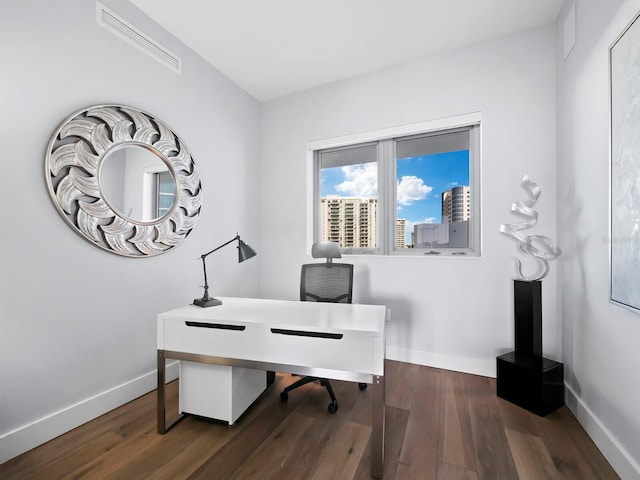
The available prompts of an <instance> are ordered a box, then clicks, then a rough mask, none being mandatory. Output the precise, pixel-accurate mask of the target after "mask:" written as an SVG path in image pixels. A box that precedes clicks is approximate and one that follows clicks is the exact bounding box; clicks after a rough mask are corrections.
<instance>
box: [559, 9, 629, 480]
mask: <svg viewBox="0 0 640 480" xmlns="http://www.w3.org/2000/svg"><path fill="white" fill-rule="evenodd" d="M572 5H575V11H576V18H577V24H576V25H577V28H576V43H575V47H574V48H573V50H572V51H571V53H570V55H569V56H568V58H567V59H566V60H564V59H563V54H562V52H563V49H562V44H561V42H559V45H558V67H557V70H558V98H559V101H558V235H559V239H560V243H561V244H562V245H563V246H564V247H565V255H564V256H563V257H561V259H560V261H559V273H558V276H559V283H560V296H559V298H560V300H559V308H560V312H561V316H562V320H563V322H562V339H563V341H562V351H563V361H564V363H565V382H566V384H567V386H568V387H569V398H568V404H569V406H570V407H571V409H572V410H573V411H574V413H575V414H576V416H577V417H578V419H579V420H580V422H581V423H582V424H583V425H584V426H585V428H586V430H587V431H588V432H589V434H590V435H591V436H592V438H593V439H594V440H595V441H596V443H597V444H598V446H599V447H600V449H601V450H602V451H603V452H604V453H605V455H606V456H607V458H608V459H609V461H610V462H611V463H612V465H613V466H614V468H616V470H617V471H618V473H619V474H620V475H621V477H622V478H625V479H626V478H636V479H637V478H640V466H639V465H640V409H639V407H638V406H639V405H640V382H638V370H640V349H639V348H638V340H639V339H640V316H639V315H638V314H636V313H632V312H630V311H627V310H625V309H623V308H620V307H618V306H615V305H613V304H611V303H609V287H608V280H609V272H608V269H609V263H608V247H609V240H610V238H609V231H608V221H609V212H608V204H609V184H608V181H607V179H608V178H609V150H608V149H609V146H608V145H609V143H608V142H609V133H608V129H609V124H608V122H609V97H608V95H609V77H608V74H609V63H608V62H609V47H610V46H611V45H612V43H613V42H614V41H615V39H616V38H617V36H618V35H619V34H620V33H621V32H622V31H623V30H624V28H625V27H626V26H627V24H628V23H629V22H630V21H631V20H632V19H633V18H634V17H635V15H636V14H637V12H638V11H639V10H640V1H638V0H633V1H622V0H609V1H607V2H593V1H587V0H578V1H577V2H573V1H569V2H568V4H567V5H565V9H564V12H563V14H562V15H561V21H560V22H559V24H558V25H559V35H558V38H559V39H561V38H562V37H563V34H562V32H563V30H562V26H563V24H564V18H565V17H566V15H567V12H568V10H569V8H570V7H571V6H572Z"/></svg>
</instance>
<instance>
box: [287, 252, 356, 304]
mask: <svg viewBox="0 0 640 480" xmlns="http://www.w3.org/2000/svg"><path fill="white" fill-rule="evenodd" d="M311 256H312V257H313V258H326V259H327V262H326V263H307V264H305V265H302V272H301V275H300V300H302V301H310V302H333V303H351V297H352V292H353V265H351V264H349V263H333V259H334V258H341V256H342V255H341V254H340V245H339V244H338V243H336V242H319V243H314V244H313V246H312V247H311Z"/></svg>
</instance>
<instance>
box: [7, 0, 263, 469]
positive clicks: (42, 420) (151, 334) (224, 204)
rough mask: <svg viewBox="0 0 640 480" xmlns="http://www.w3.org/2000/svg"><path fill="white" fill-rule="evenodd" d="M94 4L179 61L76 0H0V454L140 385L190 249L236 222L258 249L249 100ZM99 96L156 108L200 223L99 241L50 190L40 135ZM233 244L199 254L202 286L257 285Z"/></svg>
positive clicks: (214, 239) (234, 291)
mask: <svg viewBox="0 0 640 480" xmlns="http://www.w3.org/2000/svg"><path fill="white" fill-rule="evenodd" d="M103 3H105V4H106V5H107V6H108V7H110V8H111V9H113V10H114V11H115V12H116V13H117V14H118V15H120V16H123V17H125V18H126V19H127V20H128V21H129V22H130V23H132V24H134V25H135V26H136V27H138V28H140V29H141V30H142V31H144V32H145V33H146V34H147V35H149V36H150V37H151V38H153V39H155V40H157V41H159V42H160V43H161V44H163V45H164V46H165V47H167V48H168V49H169V50H171V51H173V52H174V53H176V54H177V55H179V56H180V57H182V59H183V73H182V75H177V74H176V73H174V72H172V71H171V70H169V69H168V68H167V67H165V66H163V65H162V64H160V63H158V62H157V61H156V60H154V59H152V58H150V57H149V56H147V55H145V54H144V53H142V52H140V51H139V50H137V49H136V48H135V47H133V46H131V45H129V44H128V43H126V42H125V41H123V40H121V39H120V38H118V37H116V36H115V35H113V34H112V33H110V32H109V31H107V30H106V29H104V28H103V27H101V26H99V25H98V24H97V23H96V13H95V3H94V2H93V1H91V0H89V1H87V0H56V1H46V2H43V1H39V0H22V1H20V2H5V4H3V7H2V15H0V57H1V58H3V62H4V64H3V68H2V76H1V80H0V85H1V89H0V105H1V109H0V110H1V112H2V113H1V115H0V125H1V130H0V136H1V138H2V142H1V144H2V157H1V158H0V162H1V165H2V179H3V181H2V188H1V189H0V213H1V215H0V218H1V219H2V223H3V227H2V234H1V237H2V240H1V248H0V327H1V328H0V330H1V333H0V365H1V367H0V463H2V462H3V461H5V460H7V459H8V458H11V457H12V456H15V455H17V454H18V453H21V452H22V451H24V450H27V449H29V448H31V447H33V446H35V445H37V444H39V443H42V442H44V441H46V440H48V439H50V438H52V437H53V436H56V435H58V434H60V433H62V432H64V431H66V430H68V429H70V428H73V427H75V426H76V425H78V424H79V423H82V422H84V421H86V420H89V419H91V418H93V417H95V416H97V415H99V414H101V413H104V412H105V411H108V410H110V409H112V408H114V407H116V406H118V405H120V404H122V403H125V402H126V401H128V400H130V399H132V398H135V397H136V396H138V395H140V394H142V393H145V392H146V391H149V390H151V389H153V388H155V384H156V379H155V366H156V363H155V362H156V345H155V343H156V334H155V317H156V315H157V314H158V313H160V312H162V311H166V310H169V309H172V308H176V307H179V306H183V305H186V304H188V303H190V302H191V301H193V299H194V298H195V297H197V296H201V295H202V289H201V288H200V285H202V283H203V279H202V267H201V262H200V261H199V259H198V257H199V255H200V254H201V253H203V252H206V251H208V250H210V249H211V248H213V247H214V246H217V245H219V244H221V243H223V242H224V241H227V240H229V239H231V238H233V236H235V234H236V232H239V233H240V234H241V235H242V236H243V239H245V240H246V241H247V242H248V243H249V244H251V245H252V246H253V247H254V248H256V250H257V251H258V252H260V245H259V242H258V225H257V221H258V219H257V213H256V211H255V205H256V203H257V201H258V197H257V193H256V192H257V182H258V177H257V175H256V168H255V162H256V158H257V156H258V148H257V147H258V143H257V138H258V126H259V124H258V114H259V104H258V103H257V102H256V101H255V100H254V99H253V98H252V97H250V96H249V95H247V94H246V93H245V92H243V91H242V90H241V89H240V88H239V87H238V86H236V85H235V84H233V83H232V82H230V81H229V80H228V79H227V78H226V77H224V76H223V75H221V74H220V73H219V72H218V71H217V70H215V69H214V68H212V67H211V66H209V65H207V64H205V63H204V61H203V60H202V59H201V58H200V57H198V56H196V55H195V54H194V53H193V52H191V51H190V50H189V49H188V48H186V47H185V46H184V45H182V44H181V43H179V42H177V41H176V40H175V39H174V38H173V37H171V36H170V35H168V34H167V33H166V32H165V31H164V30H163V29H161V28H160V27H159V26H157V25H156V24H155V23H154V22H152V21H151V20H150V19H149V18H148V17H146V16H145V15H143V14H142V13H141V12H140V11H138V10H137V9H136V8H135V7H133V6H132V5H131V4H130V3H129V2H127V1H125V0H109V1H104V2H103ZM102 103H110V104H128V105H132V106H134V107H137V108H139V109H141V110H144V111H146V112H149V113H151V114H153V115H155V116H157V117H158V118H159V119H161V120H163V121H164V122H165V123H167V124H168V125H169V126H170V127H171V128H173V129H174V130H175V131H176V132H177V133H178V135H179V136H180V137H181V138H182V139H183V140H184V141H185V142H186V144H187V146H188V147H189V149H190V150H191V153H192V155H193V157H194V159H195V161H196V164H197V166H198V168H199V171H200V175H201V179H202V185H203V195H204V198H203V207H202V214H201V217H200V220H199V223H198V225H197V226H196V228H195V230H194V231H193V233H192V234H191V235H190V236H189V237H188V238H187V240H186V242H184V243H183V244H182V245H180V246H179V247H177V248H175V249H173V250H171V251H170V252H168V253H166V254H164V255H160V256H158V257H153V258H143V259H136V258H124V257H119V256H117V255H114V254H110V253H108V252H105V251H103V250H101V249H99V248H97V247H95V246H93V245H91V244H89V243H88V242H87V241H85V240H83V239H82V238H81V237H80V236H79V235H77V234H76V233H74V232H73V231H72V230H71V229H70V228H69V227H68V226H67V225H66V223H65V222H64V221H63V220H62V218H61V217H60V216H59V215H58V214H57V212H56V210H55V208H54V206H53V203H52V201H51V200H50V198H49V194H48V191H47V187H46V183H45V179H44V158H45V151H46V147H47V143H48V142H49V139H50V136H51V135H52V133H53V132H54V130H55V129H56V128H57V127H58V125H59V123H60V122H61V121H62V120H63V119H64V118H65V117H67V115H70V114H71V113H73V112H75V111H77V110H79V109H81V108H83V107H87V106H90V105H94V104H102ZM234 254H235V252H234V249H233V248H232V247H229V250H228V251H224V250H222V251H220V252H219V253H217V254H216V255H215V256H211V257H209V258H208V260H207V262H208V267H209V274H210V279H211V280H212V284H213V286H212V287H213V288H212V290H213V293H214V294H217V295H221V294H222V295H224V294H226V295H239V296H243V295H246V296H255V295H257V294H258V279H257V272H258V265H259V263H258V262H252V261H250V262H246V263H243V264H241V265H238V264H237V263H236V259H235V256H234ZM257 258H259V257H257Z"/></svg>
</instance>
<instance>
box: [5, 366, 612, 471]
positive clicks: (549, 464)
mask: <svg viewBox="0 0 640 480" xmlns="http://www.w3.org/2000/svg"><path fill="white" fill-rule="evenodd" d="M294 380H295V377H292V376H290V375H284V374H278V375H277V377H276V382H275V384H274V385H272V386H271V388H270V389H269V390H268V391H267V392H266V394H265V395H264V396H263V397H262V398H261V399H260V400H259V401H258V402H257V403H256V404H254V406H252V407H251V408H250V409H249V411H248V412H247V413H246V414H245V415H244V416H243V417H242V418H241V419H240V420H239V421H238V422H237V423H236V424H235V425H234V426H233V427H228V426H227V425H224V424H220V423H216V422H212V421H208V420H205V419H202V418H196V417H193V416H187V417H186V418H185V419H183V420H182V421H181V422H179V423H178V424H176V425H175V426H174V427H173V428H172V429H171V430H170V431H169V432H168V433H167V434H165V435H159V434H158V433H156V395H155V392H152V393H150V394H148V395H145V396H143V397H141V398H139V399H137V400H135V401H133V402H131V403H129V404H127V405H124V406H122V407H120V408H118V409H116V410H114V411H112V412H110V413H108V414H106V415H103V416H102V417H99V418H97V419H95V420H93V421H92V422H89V423H87V424H85V425H83V426H81V427H79V428H77V429H75V430H73V431H71V432H69V433H67V434H65V435H63V436H61V437H58V438H56V439H54V440H52V441H50V442H48V443H46V444H45V445H42V446H40V447H38V448H35V449H34V450H31V451H29V452H27V453H25V454H24V455H21V456H19V457H16V458H14V459H12V460H10V461H8V462H6V463H4V464H3V465H0V479H11V480H18V479H46V480H50V479H72V478H85V479H105V478H109V479H126V480H131V479H147V478H151V479H171V480H176V479H207V480H211V479H215V480H222V479H252V480H255V479H259V480H264V479H295V480H297V479H301V480H307V479H310V480H319V479H328V480H336V479H339V480H351V479H369V478H371V477H370V444H369V442H370V435H371V426H370V425H371V418H370V417H371V410H370V405H369V392H368V391H366V390H365V391H364V392H361V391H360V390H359V389H358V387H357V385H355V384H352V383H347V382H337V381H334V382H332V384H333V385H334V389H335V391H336V394H337V396H338V401H339V406H340V408H339V410H338V412H337V413H336V414H335V415H330V414H329V413H328V412H327V408H326V406H327V405H328V403H329V402H328V396H327V394H326V392H325V391H324V390H323V389H321V387H320V386H318V385H317V384H310V385H307V386H305V387H304V388H302V389H300V390H297V391H295V392H292V393H291V394H290V396H289V401H288V402H287V403H282V402H281V401H280V398H279V392H280V390H281V388H282V387H283V386H284V385H286V384H288V383H291V382H292V381H294ZM386 385H387V397H386V404H387V410H386V415H387V416H386V459H385V473H384V478H385V479H433V480H448V479H457V480H476V479H487V480H497V479H506V480H516V479H520V480H524V479H527V480H533V479H540V480H543V479H544V480H548V479H576V480H589V479H594V480H596V479H597V480H607V479H616V478H618V476H617V475H616V474H615V472H614V471H613V470H612V469H611V467H610V466H609V464H608V463H607V462H606V460H605V459H604V458H603V456H602V454H601V453H600V452H599V451H598V450H597V448H596V447H595V445H594V444H593V442H592V441H591V440H590V439H589V437H588V436H587V435H586V433H585V432H584V430H583V429H582V427H581V426H580V425H579V424H578V423H577V421H576V420H575V418H574V417H573V416H572V414H571V413H570V411H569V410H568V409H567V408H566V407H563V408H561V409H560V410H558V411H556V412H554V413H552V414H550V415H548V416H547V417H544V418H541V417H537V416H536V415H533V414H531V413H529V412H527V411H525V410H522V409H520V408H519V407H516V406H514V405H511V404H510V403H508V402H506V401H504V400H502V399H499V398H497V397H496V396H495V379H491V378H486V377H480V376H475V375H468V374H462V373H456V372H451V371H445V370H438V369H434V368H428V367H422V366H418V365H411V364H406V363H399V362H393V361H388V362H387V370H386ZM168 392H169V393H170V398H171V402H172V404H173V405H174V407H173V408H177V407H176V405H177V401H176V399H177V393H176V392H177V382H173V383H172V384H171V385H169V386H168Z"/></svg>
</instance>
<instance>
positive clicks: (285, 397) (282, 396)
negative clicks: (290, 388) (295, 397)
mask: <svg viewBox="0 0 640 480" xmlns="http://www.w3.org/2000/svg"><path fill="white" fill-rule="evenodd" d="M287 400H289V394H288V393H287V392H280V401H281V402H286V401H287Z"/></svg>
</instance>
